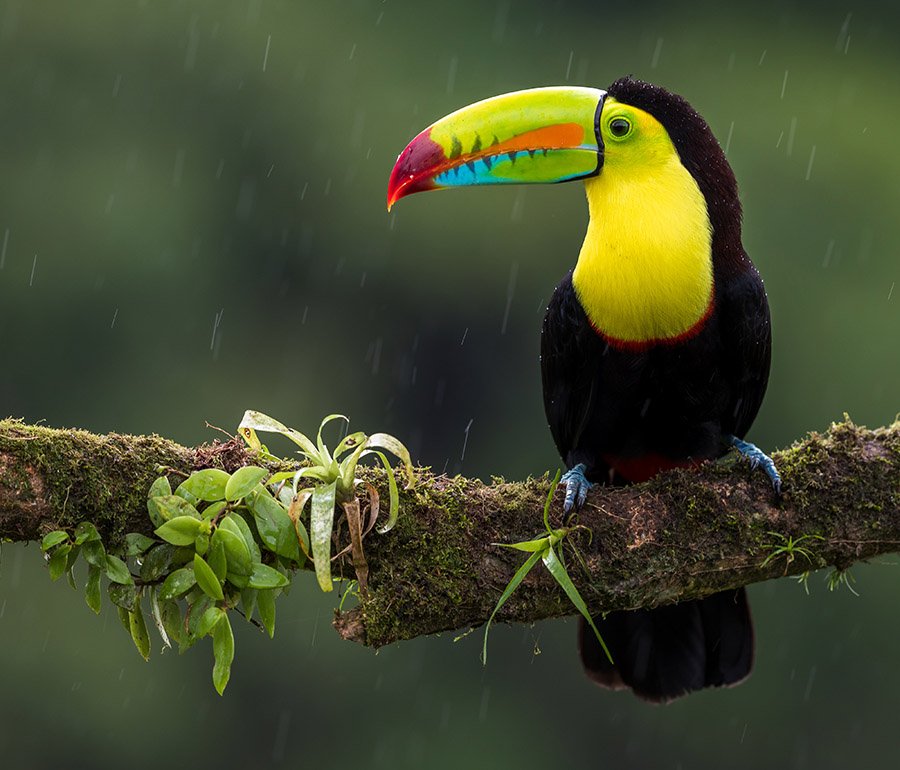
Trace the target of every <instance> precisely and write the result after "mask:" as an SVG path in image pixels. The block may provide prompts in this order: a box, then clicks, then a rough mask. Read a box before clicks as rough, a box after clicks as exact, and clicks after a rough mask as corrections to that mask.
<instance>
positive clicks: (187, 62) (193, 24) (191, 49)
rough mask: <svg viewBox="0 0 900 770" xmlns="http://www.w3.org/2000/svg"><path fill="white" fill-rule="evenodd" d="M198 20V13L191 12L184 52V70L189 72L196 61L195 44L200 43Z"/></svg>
mask: <svg viewBox="0 0 900 770" xmlns="http://www.w3.org/2000/svg"><path fill="white" fill-rule="evenodd" d="M199 21H200V16H199V14H196V13H195V14H193V15H192V16H191V21H190V23H189V24H188V43H187V50H186V51H185V53H184V71H185V72H190V71H191V70H193V69H194V65H195V64H196V63H197V46H198V45H199V44H200V34H199V32H197V23H198V22H199Z"/></svg>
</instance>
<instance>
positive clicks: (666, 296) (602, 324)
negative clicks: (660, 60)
mask: <svg viewBox="0 0 900 770" xmlns="http://www.w3.org/2000/svg"><path fill="white" fill-rule="evenodd" d="M648 117H649V116H648ZM651 120H652V119H651ZM653 122H654V123H655V121H653ZM657 126H658V124H657ZM659 130H660V131H661V132H662V133H661V134H660V135H659V136H656V137H654V140H655V147H654V152H653V153H652V157H651V159H650V160H649V162H648V161H647V160H646V157H644V158H635V157H632V156H631V155H624V156H615V155H614V154H613V153H612V152H610V153H607V158H606V161H605V162H604V166H603V169H602V171H601V172H600V174H599V175H598V176H597V177H594V178H592V179H589V180H587V181H586V182H585V190H586V192H587V199H588V207H589V210H590V223H589V224H588V230H587V235H586V236H585V239H584V244H583V245H582V247H581V253H580V254H579V256H578V264H577V265H576V266H575V271H574V273H573V274H572V283H573V285H574V287H575V293H576V294H577V296H578V300H579V301H580V302H581V305H582V307H583V308H584V311H585V313H586V314H587V316H588V319H589V320H590V321H591V323H592V324H593V325H594V327H595V328H596V329H597V330H598V331H600V332H601V333H603V334H604V335H605V336H607V337H610V338H613V340H619V341H622V342H625V343H629V342H630V343H649V342H654V341H665V340H672V339H673V338H677V337H679V336H681V335H683V334H685V333H686V332H689V331H690V330H691V329H692V328H693V327H695V326H696V325H697V324H698V323H699V322H700V321H701V320H703V319H704V317H705V316H706V314H707V312H708V310H709V308H710V304H711V302H712V299H713V271H712V251H711V244H712V228H711V226H710V223H709V216H708V214H707V208H706V201H705V200H704V198H703V194H702V193H701V192H700V188H699V187H698V186H697V183H696V181H694V178H693V177H692V176H691V175H690V173H689V172H688V170H687V169H686V168H685V167H684V166H683V165H682V164H681V161H680V159H679V157H678V153H677V151H676V150H675V148H674V146H673V145H672V143H671V140H670V139H669V137H668V135H666V134H665V131H664V130H663V129H662V126H659ZM610 149H613V148H610Z"/></svg>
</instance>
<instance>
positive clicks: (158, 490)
mask: <svg viewBox="0 0 900 770" xmlns="http://www.w3.org/2000/svg"><path fill="white" fill-rule="evenodd" d="M171 494H172V485H171V484H170V483H169V479H168V477H167V476H160V477H159V478H158V479H156V481H154V482H153V483H152V484H151V485H150V491H149V492H148V493H147V497H148V498H151V497H165V496H166V495H171Z"/></svg>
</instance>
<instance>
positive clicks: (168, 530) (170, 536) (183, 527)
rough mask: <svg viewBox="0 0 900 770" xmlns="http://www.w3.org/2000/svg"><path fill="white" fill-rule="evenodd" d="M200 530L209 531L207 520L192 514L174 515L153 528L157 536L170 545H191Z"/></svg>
mask: <svg viewBox="0 0 900 770" xmlns="http://www.w3.org/2000/svg"><path fill="white" fill-rule="evenodd" d="M201 532H209V522H208V521H200V519H195V518H194V517H193V516H176V517H175V518H174V519H170V520H169V521H167V522H166V523H165V524H163V525H162V526H161V527H157V528H156V530H155V534H156V535H157V537H160V538H162V539H163V540H165V541H166V542H167V543H171V544H172V545H193V544H194V541H195V540H196V539H197V535H199V534H200V533H201Z"/></svg>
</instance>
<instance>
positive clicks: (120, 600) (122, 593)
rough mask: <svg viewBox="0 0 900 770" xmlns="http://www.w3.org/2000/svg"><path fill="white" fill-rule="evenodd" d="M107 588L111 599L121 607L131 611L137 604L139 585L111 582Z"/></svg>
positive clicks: (127, 627)
mask: <svg viewBox="0 0 900 770" xmlns="http://www.w3.org/2000/svg"><path fill="white" fill-rule="evenodd" d="M98 569H99V567H98ZM106 590H107V593H109V600H110V601H111V602H112V603H113V604H115V605H116V607H118V608H119V609H122V610H127V611H129V612H130V611H131V610H133V609H134V608H135V607H136V606H137V603H138V589H137V586H134V585H131V586H126V585H122V584H121V583H110V584H109V586H108V587H107V589H106ZM126 629H128V630H130V627H129V626H126Z"/></svg>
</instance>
